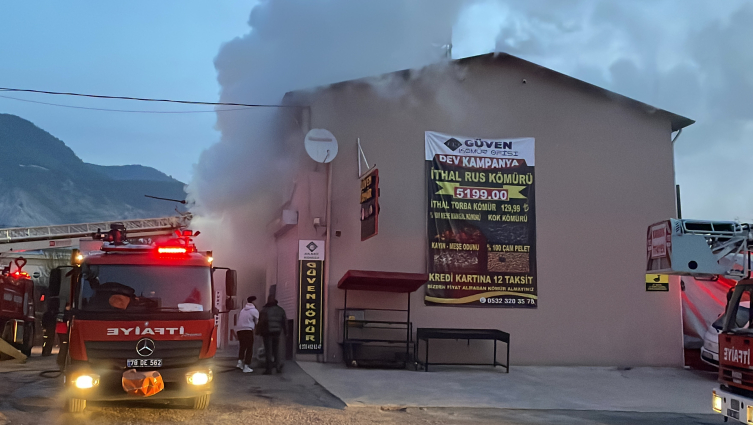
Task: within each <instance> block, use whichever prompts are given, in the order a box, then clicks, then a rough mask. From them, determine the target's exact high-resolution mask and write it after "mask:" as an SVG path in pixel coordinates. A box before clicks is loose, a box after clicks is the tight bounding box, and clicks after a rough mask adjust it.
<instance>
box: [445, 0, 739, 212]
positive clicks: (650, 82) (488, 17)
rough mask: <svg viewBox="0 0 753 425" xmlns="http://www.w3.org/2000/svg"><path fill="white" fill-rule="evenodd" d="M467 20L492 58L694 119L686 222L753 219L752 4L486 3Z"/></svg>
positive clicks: (687, 141)
mask: <svg viewBox="0 0 753 425" xmlns="http://www.w3.org/2000/svg"><path fill="white" fill-rule="evenodd" d="M464 14H465V15H466V16H461V18H460V24H459V25H460V26H461V27H463V28H464V32H465V33H466V37H467V38H473V36H476V37H477V38H478V37H479V36H485V41H484V42H485V43H491V41H490V40H489V36H490V35H492V34H493V37H494V42H493V44H494V46H493V48H494V49H495V50H496V51H503V52H507V53H510V54H513V55H516V56H520V57H523V58H524V59H527V60H530V61H532V62H535V63H539V64H541V65H543V66H546V67H549V68H552V69H555V70H557V71H560V72H563V73H565V74H568V75H571V76H573V77H576V78H579V79H582V80H585V81H588V82H590V83H593V84H596V85H598V86H601V87H604V88H607V89H609V90H612V91H614V92H617V93H620V94H624V95H626V96H629V97H632V98H635V99H638V100H640V101H643V102H645V103H648V104H651V105H653V106H657V107H660V108H663V109H667V110H669V111H671V112H675V113H678V114H681V115H685V116H687V117H689V118H692V119H694V120H696V121H697V122H696V124H694V125H692V126H691V127H689V128H688V129H686V130H685V131H684V132H683V134H682V136H681V137H680V138H679V139H678V142H677V143H676V145H675V159H676V161H675V164H676V176H677V177H676V179H677V183H678V184H680V185H681V189H682V195H683V196H682V205H683V216H685V217H693V218H707V219H717V220H731V219H741V220H745V221H749V220H753V196H751V193H750V192H749V191H747V192H746V188H747V187H750V186H751V184H750V183H751V180H752V179H751V177H750V176H749V175H748V173H746V172H745V171H746V169H747V168H748V161H749V158H751V156H752V155H753V143H751V141H753V73H751V72H750V70H751V69H753V49H751V46H752V45H753V44H752V43H753V26H751V25H750V23H751V22H753V1H749V0H740V1H729V2H704V1H697V0H694V1H679V0H673V1H670V0H659V1H655V0H651V1H648V0H639V1H631V2H622V1H606V0H603V1H598V0H591V1H588V0H582V1H576V0H565V1H562V0H533V1H526V2H503V1H483V2H477V3H475V4H474V5H473V6H471V7H469V8H468V9H466V10H465V12H464ZM470 17H475V18H477V19H475V21H471V20H469V19H468V18H470ZM471 22H473V23H471ZM457 33H458V32H457V31H456V34H457ZM456 45H458V43H457V42H456ZM465 47H466V48H471V49H472V48H473V47H474V46H473V44H465ZM461 54H462V53H461Z"/></svg>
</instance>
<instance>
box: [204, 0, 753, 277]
mask: <svg viewBox="0 0 753 425" xmlns="http://www.w3.org/2000/svg"><path fill="white" fill-rule="evenodd" d="M750 22H753V1H751V0H729V1H725V2H707V1H700V0H650V1H649V0H635V1H630V2H625V1H617V0H527V1H525V2H522V1H503V0H467V1H460V0H458V1H452V0H410V1H405V0H380V1H361V0H321V1H312V0H273V1H269V0H267V1H261V2H260V3H259V4H258V5H257V6H256V7H255V8H254V9H253V10H252V11H251V14H250V18H249V27H250V30H249V33H248V34H246V35H245V36H243V37H240V38H236V39H234V40H231V41H229V42H228V43H227V44H225V45H224V46H223V47H222V48H221V50H220V52H219V54H218V55H217V58H216V60H215V66H216V68H217V73H218V80H219V82H220V84H221V85H222V92H221V96H220V98H221V100H222V101H226V102H242V103H278V102H279V101H280V100H281V98H282V96H283V94H284V93H285V92H287V91H290V90H296V89H302V88H308V87H314V86H318V85H323V84H328V83H333V82H337V81H342V80H347V79H352V78H359V77H364V76H371V75H378V74H381V73H385V72H390V71H395V70H399V69H405V68H417V67H421V66H423V65H426V64H428V63H432V62H436V61H439V60H441V59H442V57H443V56H444V55H445V53H446V50H445V49H443V48H442V45H445V44H447V43H448V42H449V41H450V40H452V44H453V57H454V58H459V57H464V56H469V55H473V54H482V53H488V52H492V51H503V52H507V53H511V54H513V55H516V56H520V57H522V58H524V59H527V60H531V61H533V62H536V63H539V64H541V65H543V66H547V67H550V68H553V69H555V70H558V71H560V72H563V73H566V74H569V75H572V76H574V77H576V78H580V79H583V80H586V81H588V82H591V83H593V84H596V85H599V86H602V87H605V88H607V89H610V90H613V91H616V92H618V93H620V94H624V95H627V96H629V97H633V98H636V99H638V100H641V101H644V102H646V103H649V104H652V105H655V106H658V107H661V108H665V109H668V110H670V111H672V112H676V113H679V114H683V115H686V116H688V117H690V118H693V119H695V120H697V121H698V123H697V124H695V125H693V126H691V127H690V128H689V129H687V130H686V131H685V132H684V133H683V134H682V136H681V137H680V139H679V141H678V143H677V145H676V146H675V148H676V157H677V180H678V183H680V184H681V185H682V189H683V207H684V211H683V212H684V215H685V216H687V217H690V216H694V217H698V218H714V219H732V218H735V217H739V218H741V219H753V197H751V196H750V193H749V192H746V191H745V190H746V187H749V186H751V185H750V184H748V183H749V182H750V181H751V178H750V177H749V176H748V175H747V173H746V172H745V171H746V165H747V160H748V158H751V154H753V143H751V142H750V141H751V140H753V137H752V136H753V101H752V99H753V73H750V72H749V70H750V69H753V49H751V48H750V46H751V45H753V26H751V25H750ZM381 88H382V89H384V91H385V93H388V92H389V91H390V90H391V89H392V86H391V85H390V84H389V82H386V83H385V84H384V85H383V87H381ZM448 102H451V100H450V99H448ZM448 107H450V108H451V107H452V105H451V104H448ZM285 120H290V115H286V114H285V112H284V111H279V110H260V109H254V110H249V111H234V112H224V113H221V114H218V118H217V126H218V128H219V129H220V130H221V132H222V137H221V140H220V141H219V142H218V143H217V144H215V145H214V146H212V147H211V148H209V149H208V150H206V151H205V152H204V153H203V154H202V156H201V158H200V160H199V161H198V164H197V165H196V167H195V172H194V180H193V181H192V182H191V184H190V185H189V197H190V199H192V200H193V201H194V202H195V207H194V211H195V212H196V213H198V214H199V215H200V216H201V218H200V219H198V220H197V226H198V227H200V228H202V230H205V229H206V234H208V235H210V238H211V240H210V241H203V243H205V244H207V245H211V246H212V247H213V248H214V249H215V251H216V252H217V255H216V256H217V258H218V259H219V261H221V262H223V263H224V264H229V265H231V266H234V267H251V265H254V264H256V265H259V266H261V265H263V263H264V252H265V251H266V249H267V246H266V245H267V244H268V241H267V240H266V239H264V234H265V231H264V229H265V226H266V225H267V222H268V221H269V220H270V219H271V218H272V217H273V215H274V212H275V210H276V209H277V208H279V207H280V206H281V204H282V203H283V202H284V200H285V198H286V196H288V195H289V193H286V192H287V191H289V188H285V187H282V186H281V185H280V184H279V182H281V181H282V180H284V179H282V178H281V176H285V175H286V172H288V171H289V169H290V164H292V163H293V162H294V161H295V160H296V158H291V157H290V155H289V153H286V152H282V151H281V148H280V146H281V143H280V141H279V140H277V139H276V138H275V136H274V134H275V132H274V131H273V127H274V125H275V123H280V122H285ZM500 137H501V136H500ZM255 260H259V261H255Z"/></svg>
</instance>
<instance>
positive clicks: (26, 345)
mask: <svg viewBox="0 0 753 425" xmlns="http://www.w3.org/2000/svg"><path fill="white" fill-rule="evenodd" d="M32 347H34V323H27V324H26V325H24V342H23V345H22V346H21V348H20V350H21V352H22V353H24V355H25V356H26V357H31V349H32Z"/></svg>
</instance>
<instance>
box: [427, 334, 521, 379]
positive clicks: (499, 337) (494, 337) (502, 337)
mask: <svg viewBox="0 0 753 425" xmlns="http://www.w3.org/2000/svg"><path fill="white" fill-rule="evenodd" d="M430 339H454V340H461V339H465V340H468V344H470V342H471V340H472V339H475V340H488V341H494V360H493V362H492V363H433V362H430V361H429V340H430ZM421 340H423V341H425V343H426V347H425V353H424V355H425V357H424V360H423V361H420V360H419V358H418V352H419V345H420V344H421ZM497 341H502V342H504V343H505V346H506V349H507V350H506V351H507V358H506V360H505V363H504V364H503V363H499V362H498V361H497ZM413 358H414V360H415V362H416V370H418V366H419V365H422V366H423V368H424V371H425V372H428V371H429V365H434V366H450V365H459V366H494V367H497V366H503V367H504V368H505V370H506V372H507V373H510V334H509V333H507V332H503V331H500V330H498V329H448V328H418V329H416V344H415V345H414V346H413Z"/></svg>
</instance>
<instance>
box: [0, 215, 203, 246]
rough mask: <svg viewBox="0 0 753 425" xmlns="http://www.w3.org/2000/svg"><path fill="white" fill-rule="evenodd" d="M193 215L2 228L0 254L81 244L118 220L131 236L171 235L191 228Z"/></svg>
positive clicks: (0, 232) (0, 231) (107, 228)
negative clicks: (176, 231)
mask: <svg viewBox="0 0 753 425" xmlns="http://www.w3.org/2000/svg"><path fill="white" fill-rule="evenodd" d="M192 218H193V216H192V215H191V213H185V214H182V215H178V216H171V217H160V218H144V219H136V220H117V221H98V222H93V223H77V224H60V225H55V226H38V227H12V228H6V229H0V254H3V253H8V252H17V251H30V250H40V249H49V248H77V247H78V246H79V243H80V241H81V240H82V239H83V240H91V239H92V235H93V234H94V233H96V232H98V231H107V230H109V229H110V225H111V224H116V223H118V224H122V225H124V226H125V228H126V230H127V231H128V237H129V238H146V237H151V236H159V235H171V234H172V233H173V232H174V231H175V230H179V229H185V228H187V227H188V226H189V225H190V223H191V219H192Z"/></svg>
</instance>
